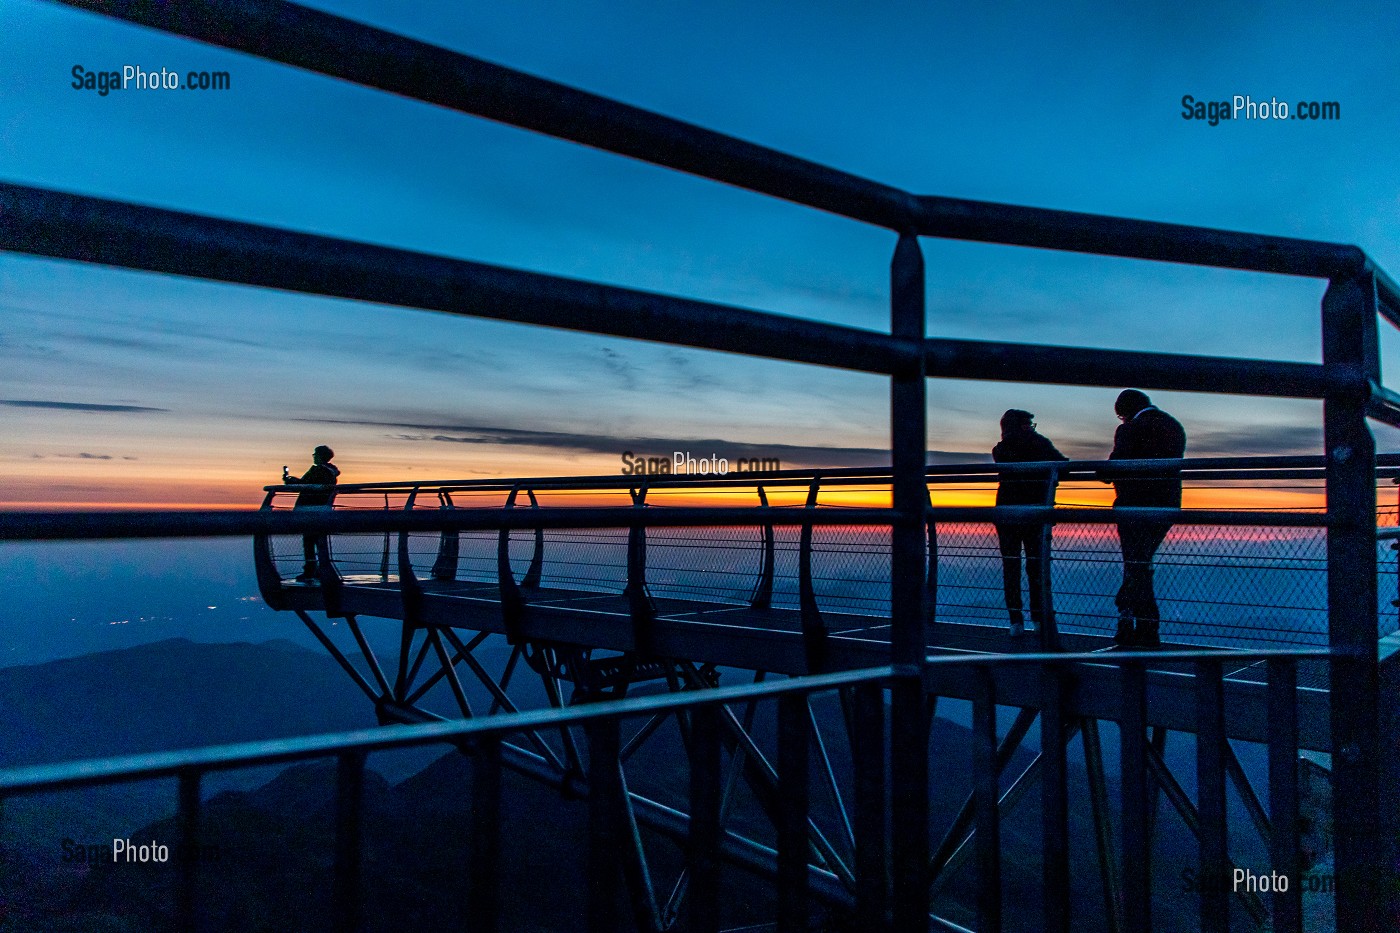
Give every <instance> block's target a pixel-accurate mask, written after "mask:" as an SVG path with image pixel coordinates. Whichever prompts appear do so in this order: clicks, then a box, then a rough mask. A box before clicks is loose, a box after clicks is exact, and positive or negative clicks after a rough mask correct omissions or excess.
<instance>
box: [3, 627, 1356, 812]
mask: <svg viewBox="0 0 1400 933" xmlns="http://www.w3.org/2000/svg"><path fill="white" fill-rule="evenodd" d="M1331 654H1332V653H1331V652H1329V651H1327V650H1323V649H1315V650H1307V649H1273V650H1266V651H1235V650H1231V649H1201V650H1189V651H1114V652H1080V653H1064V654H1048V653H1025V654H966V655H964V654H959V655H947V654H937V655H930V656H929V657H928V658H927V659H926V662H925V663H926V665H927V666H930V667H944V666H954V667H963V666H966V667H1001V666H1026V665H1054V666H1058V667H1064V666H1067V665H1070V664H1080V663H1088V664H1110V665H1119V664H1124V663H1130V662H1153V663H1160V662H1163V661H1200V660H1209V659H1212V658H1218V659H1220V660H1224V661H1231V662H1255V661H1263V660H1268V659H1271V658H1292V659H1294V660H1323V659H1326V658H1328V657H1330V656H1331ZM900 676H918V675H917V674H912V673H911V674H906V673H905V672H902V671H900V670H898V669H896V668H894V667H889V666H882V667H875V668H862V669H859V670H854V671H840V672H836V673H831V674H811V675H805V676H801V677H791V678H788V679H786V680H781V681H765V682H763V683H760V684H744V685H740V686H734V687H710V688H706V689H704V690H684V691H680V692H675V693H665V694H658V695H654V696H643V697H630V698H626V699H621V700H609V701H600V702H596V703H588V704H582V705H577V706H568V707H563V708H553V707H550V708H545V709H539V710H531V711H528V712H518V713H500V714H497V715H494V716H486V717H477V718H474V719H465V720H455V721H452V722H433V723H423V724H412V725H396V726H393V727H389V728H385V727H379V728H375V729H356V730H350V731H345V732H333V733H325V734H322V735H314V736H302V737H296V738H289V739H267V740H261V741H255V742H239V743H234V744H228V745H216V746H207V747H203V748H195V749H185V750H180V751H171V752H154V753H146V754H136V755H119V756H112V757H109V758H99V759H89V760H85V761H67V762H59V763H55V764H44V765H27V766H23V767H17V768H7V769H3V770H0V796H13V795H17V794H31V793H44V792H50V791H58V790H65V789H71V788H75V787H85V786H94V785H98V784H112V783H121V782H124V781H136V780H148V779H151V778H168V777H176V776H178V775H180V774H181V773H182V772H185V771H187V770H189V769H198V770H200V771H215V770H226V769H230V768H242V767H257V766H261V765H272V764H282V763H286V762H290V761H296V760H300V759H306V758H320V757H328V756H332V755H339V754H343V753H346V752H360V753H370V752H382V751H389V750H394V749H404V748H413V747H417V746H420V745H430V744H434V743H438V742H445V741H453V740H458V739H468V738H471V737H481V736H487V735H491V736H504V735H510V734H513V733H516V732H525V731H529V730H538V729H543V728H556V727H561V726H573V725H581V724H583V723H585V722H590V721H594V720H600V719H618V718H622V717H627V716H646V715H652V714H657V713H668V712H675V711H677V710H693V709H696V708H699V707H708V706H717V705H720V704H727V703H736V702H742V701H746V700H758V699H767V698H775V697H781V696H789V695H793V694H807V693H813V692H817V691H822V690H831V689H837V688H841V687H852V686H857V685H860V684H873V683H879V682H884V681H889V680H892V679H894V678H896V677H900Z"/></svg>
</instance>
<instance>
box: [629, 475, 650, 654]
mask: <svg viewBox="0 0 1400 933" xmlns="http://www.w3.org/2000/svg"><path fill="white" fill-rule="evenodd" d="M631 494H632V507H633V508H634V509H636V510H637V515H638V516H641V515H642V514H643V510H645V509H646V504H647V487H646V486H645V485H642V486H640V487H638V488H637V489H633V490H632V491H631ZM625 593H626V596H627V607H628V609H629V611H630V613H631V616H632V647H633V649H634V650H635V651H636V652H637V653H638V654H640V655H643V656H648V655H650V654H651V641H652V637H651V636H652V632H651V620H652V619H654V618H655V617H656V607H655V605H653V604H652V601H651V596H650V594H648V593H647V526H646V525H645V524H644V523H643V522H642V521H641V520H640V518H639V520H638V521H636V522H634V523H633V524H632V527H630V528H629V529H627V589H626V590H625Z"/></svg>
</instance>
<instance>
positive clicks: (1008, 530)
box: [992, 408, 1069, 635]
mask: <svg viewBox="0 0 1400 933" xmlns="http://www.w3.org/2000/svg"><path fill="white" fill-rule="evenodd" d="M992 459H993V460H995V461H996V462H997V463H1044V462H1048V461H1052V460H1068V459H1069V458H1068V457H1066V456H1065V455H1064V454H1062V453H1060V452H1059V451H1058V450H1056V449H1055V445H1054V444H1052V443H1050V441H1049V439H1048V438H1046V437H1045V436H1043V435H1041V434H1038V433H1036V430H1035V415H1032V414H1031V413H1030V412H1028V411H1022V410H1021V409H1019V408H1010V409H1007V412H1006V414H1004V415H1002V416H1001V443H999V444H997V445H996V446H995V447H993V448H992ZM1054 504H1055V489H1054V483H1053V481H1052V480H1051V477H1050V475H1049V471H1048V470H1047V471H1046V473H1045V474H1043V475H1042V474H1038V473H1024V472H1015V473H1012V472H1009V471H1008V472H1006V473H1003V474H1002V475H1001V481H1000V483H998V485H997V505H1054ZM1041 527H1042V525H1041V523H1040V522H998V523H997V526H996V529H997V545H998V547H999V548H1000V549H1001V578H1002V586H1003V588H1004V589H1005V591H1006V610H1007V612H1009V613H1010V614H1011V634H1012V635H1020V634H1022V633H1023V632H1025V630H1026V629H1025V616H1024V615H1023V614H1022V611H1021V551H1022V549H1024V550H1025V553H1026V582H1027V584H1028V585H1029V587H1030V593H1031V622H1033V623H1034V624H1035V626H1036V628H1040V626H1041V625H1042V624H1044V621H1045V620H1044V613H1043V609H1042V606H1041V594H1040V585H1041V583H1040V566H1041V563H1040V557H1041V537H1040V536H1041Z"/></svg>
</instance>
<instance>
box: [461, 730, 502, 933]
mask: <svg viewBox="0 0 1400 933" xmlns="http://www.w3.org/2000/svg"><path fill="white" fill-rule="evenodd" d="M471 795H472V796H471V862H470V866H471V871H470V874H469V876H468V878H467V891H468V897H467V910H466V914H467V917H468V918H469V923H468V925H467V929H469V930H471V931H472V933H495V931H496V930H498V929H500V921H501V869H500V864H501V739H500V737H499V736H496V735H484V736H481V737H480V738H479V739H477V741H476V747H475V748H474V749H473V750H472V790H471Z"/></svg>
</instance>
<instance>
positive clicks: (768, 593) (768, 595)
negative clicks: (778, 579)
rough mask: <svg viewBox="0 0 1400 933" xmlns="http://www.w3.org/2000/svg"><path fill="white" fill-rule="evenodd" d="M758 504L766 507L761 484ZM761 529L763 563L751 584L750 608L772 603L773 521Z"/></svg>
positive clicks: (774, 548)
mask: <svg viewBox="0 0 1400 933" xmlns="http://www.w3.org/2000/svg"><path fill="white" fill-rule="evenodd" d="M758 504H759V505H760V506H761V507H762V508H765V509H766V508H768V493H767V492H766V491H765V490H764V488H763V487H762V486H759V487H758ZM762 530H763V564H762V566H760V567H759V570H758V580H757V581H756V582H755V583H754V585H753V596H752V597H751V598H750V599H749V607H750V608H752V609H767V608H769V607H771V606H772V605H773V565H774V563H775V558H776V556H777V555H776V553H775V552H776V545H775V541H774V535H773V523H772V522H771V521H770V522H765V523H764V525H763V529H762Z"/></svg>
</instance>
